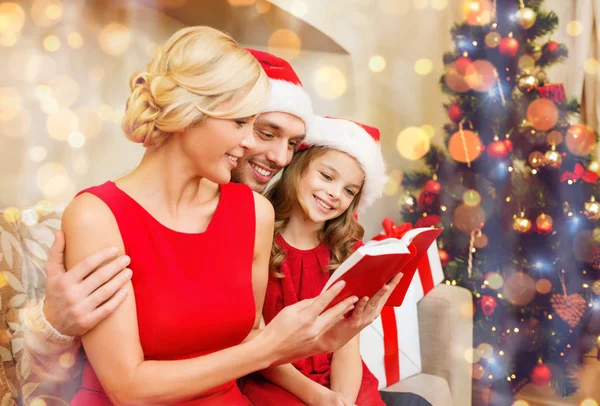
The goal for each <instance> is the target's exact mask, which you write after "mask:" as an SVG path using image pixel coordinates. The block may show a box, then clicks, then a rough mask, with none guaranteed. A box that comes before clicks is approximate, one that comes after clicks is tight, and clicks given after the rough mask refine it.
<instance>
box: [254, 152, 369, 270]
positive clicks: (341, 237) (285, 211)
mask: <svg viewBox="0 0 600 406" xmlns="http://www.w3.org/2000/svg"><path fill="white" fill-rule="evenodd" d="M331 150H332V149H331V148H328V147H317V146H314V147H310V148H308V149H306V150H304V151H300V152H297V153H295V154H294V158H293V159H292V162H290V164H289V165H288V166H287V168H285V169H284V170H283V172H282V174H281V178H280V179H279V180H278V181H277V182H276V183H275V184H273V186H272V187H271V188H269V190H267V193H266V194H265V196H266V197H267V199H269V201H270V202H271V203H272V204H273V208H274V209H275V231H274V236H275V237H277V235H278V234H280V233H281V232H282V231H283V230H284V229H285V227H286V226H287V224H288V222H289V219H290V214H291V211H292V208H293V207H294V205H295V204H300V206H302V207H304V205H303V203H302V201H301V200H300V197H299V196H298V183H299V182H300V179H301V178H302V176H303V175H304V174H305V173H306V171H307V170H308V167H309V165H310V163H311V161H312V160H314V159H316V158H318V157H320V156H323V155H324V154H325V153H327V152H328V151H331ZM360 197H361V191H359V192H358V194H357V195H356V196H355V197H354V200H353V201H352V203H351V204H350V206H349V207H348V208H347V209H346V211H345V212H344V213H343V214H341V215H340V216H338V217H336V218H334V219H331V220H328V221H327V222H325V227H323V230H321V232H320V233H319V240H320V241H323V242H324V243H325V245H327V247H328V248H329V250H330V251H331V259H330V262H329V266H328V268H327V270H329V271H330V272H332V271H334V270H335V269H337V267H338V266H340V264H341V263H342V262H344V261H345V260H346V258H348V257H349V256H350V254H352V253H353V252H354V250H355V249H356V244H357V243H358V242H359V241H361V240H362V238H363V235H364V229H363V227H362V226H361V225H360V224H359V223H358V221H357V220H356V218H355V212H356V209H357V207H358V204H359V202H360ZM284 261H285V251H284V250H283V249H282V248H281V247H280V246H279V245H277V243H276V242H273V247H272V248H271V260H270V263H269V269H270V271H271V274H272V275H273V276H275V277H278V278H281V277H283V274H282V273H281V272H279V267H280V266H281V264H282V263H283V262H284Z"/></svg>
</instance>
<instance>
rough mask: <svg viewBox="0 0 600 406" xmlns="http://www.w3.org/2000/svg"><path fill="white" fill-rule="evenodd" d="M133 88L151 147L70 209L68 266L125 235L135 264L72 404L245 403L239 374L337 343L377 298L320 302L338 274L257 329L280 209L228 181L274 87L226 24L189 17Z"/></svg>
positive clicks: (89, 340)
mask: <svg viewBox="0 0 600 406" xmlns="http://www.w3.org/2000/svg"><path fill="white" fill-rule="evenodd" d="M131 89H132V93H131V96H130V98H129V100H128V102H127V110H126V113H125V116H124V118H123V130H124V132H125V134H126V136H127V137H128V138H129V139H131V140H133V141H135V142H140V143H143V144H144V146H146V147H147V150H146V153H145V155H144V157H143V159H142V161H141V163H140V164H139V165H138V166H137V168H135V170H133V172H131V173H130V174H128V175H126V176H124V177H122V178H120V179H118V180H117V181H116V182H110V181H109V182H106V183H104V184H102V185H100V186H96V187H93V188H89V189H86V190H84V191H83V192H81V193H80V194H79V195H78V196H77V197H76V198H75V199H74V200H73V201H72V202H71V204H70V205H69V206H68V207H67V209H66V210H65V213H64V216H63V231H64V233H65V236H66V239H67V252H66V264H67V269H69V268H71V267H72V266H73V264H76V263H78V262H80V261H81V260H82V259H83V258H85V257H86V256H87V255H89V254H90V253H92V252H95V251H98V250H100V249H102V248H104V247H107V246H114V247H116V249H117V250H118V251H119V252H121V253H126V254H127V255H128V256H129V258H130V261H131V262H130V267H131V268H132V269H133V270H135V273H134V274H133V277H132V279H131V283H129V284H128V285H127V287H126V290H127V291H128V293H129V294H127V297H126V299H125V300H124V302H123V304H122V305H121V306H120V307H119V308H118V309H117V310H116V311H115V312H114V314H112V315H111V316H109V317H108V318H107V319H106V320H104V321H103V322H101V323H100V324H99V325H98V326H97V327H96V328H94V329H92V330H91V331H90V332H88V333H87V334H85V335H84V336H83V337H82V342H83V346H84V349H85V352H86V355H87V358H88V363H87V365H86V367H85V371H84V376H83V381H82V386H81V389H80V391H79V392H78V393H77V395H76V396H75V398H74V399H73V401H72V404H73V405H86V406H90V405H91V406H94V405H110V404H112V403H113V402H114V403H116V404H126V405H127V404H144V405H147V404H187V405H213V404H215V405H216V404H218V405H248V404H249V401H248V400H247V399H246V398H245V397H244V396H243V395H242V394H241V393H240V391H239V389H238V388H237V386H236V385H235V379H236V378H238V377H240V376H243V375H246V374H248V373H250V372H253V371H256V370H260V369H264V368H266V367H268V366H269V365H272V364H274V363H277V362H287V361H290V360H294V359H297V358H299V357H302V356H306V355H307V354H306V353H307V351H308V352H310V351H312V352H313V353H314V352H316V348H317V347H318V346H316V345H315V343H316V342H319V343H320V344H321V345H324V346H325V347H327V346H328V345H329V346H331V342H332V340H333V339H332V338H331V337H329V331H332V330H334V329H335V330H336V334H337V336H338V338H337V340H338V342H339V341H340V340H339V336H340V335H341V336H343V335H344V334H345V335H347V336H348V337H345V338H344V339H346V341H347V339H349V338H350V337H351V336H352V335H354V334H356V332H357V331H359V329H358V330H357V326H359V325H361V326H363V327H364V325H366V323H367V322H368V321H369V320H368V319H371V320H372V317H374V316H375V314H374V313H375V311H377V310H378V309H371V310H369V309H368V307H365V306H358V307H357V309H356V311H355V312H354V313H357V314H356V315H354V314H353V317H352V319H351V320H350V321H347V320H344V321H343V322H340V320H342V319H343V314H344V313H345V312H347V311H349V310H351V309H352V308H353V307H354V303H355V302H356V301H357V299H356V298H349V299H348V300H346V301H344V302H342V303H340V304H339V305H337V306H336V307H335V308H333V309H330V310H328V311H327V312H325V313H323V314H321V313H322V312H323V310H324V308H325V306H326V305H327V303H329V301H331V300H332V298H333V297H335V295H336V294H337V293H339V291H340V289H341V286H336V288H335V289H332V290H331V291H330V292H328V293H327V294H325V295H322V296H321V297H319V298H318V299H316V300H314V301H305V302H303V303H300V304H299V305H298V306H295V307H293V308H292V307H290V308H289V309H291V310H289V309H286V310H287V311H284V312H282V313H281V314H282V315H283V316H281V317H277V318H276V319H274V320H273V321H272V322H271V323H270V324H269V326H267V327H266V328H264V329H263V330H259V329H258V327H259V322H260V318H261V311H262V305H263V301H264V294H265V289H266V283H267V278H268V263H269V252H270V249H271V244H272V232H273V209H272V207H271V206H270V204H269V203H268V202H267V201H266V199H264V198H263V197H261V196H260V195H258V194H255V193H253V192H252V191H251V190H250V189H249V188H248V187H246V186H243V185H236V184H231V183H228V182H229V180H230V171H231V169H232V168H234V167H235V166H236V160H237V159H238V158H239V157H241V156H242V154H243V153H244V150H245V149H247V148H251V147H252V145H253V133H252V127H253V122H254V119H255V117H256V114H257V113H258V112H259V111H260V109H261V108H262V106H263V105H264V104H265V102H266V99H267V97H268V95H269V91H270V89H269V84H268V80H267V78H266V76H265V74H264V72H263V70H262V69H261V67H260V65H259V64H258V63H257V62H256V60H255V59H254V58H253V57H252V56H251V55H250V54H249V53H248V52H246V51H245V50H243V49H241V48H240V46H239V45H238V44H237V43H236V42H235V41H233V40H232V39H231V38H230V37H228V36H227V35H225V34H223V33H221V32H219V31H217V30H214V29H211V28H208V27H190V28H186V29H183V30H180V31H179V32H177V33H175V34H174V35H173V36H172V37H171V38H170V39H169V40H168V41H167V43H166V44H165V46H164V48H163V49H160V50H158V51H157V53H156V54H155V56H154V58H153V59H152V61H151V62H150V63H149V64H148V66H147V68H146V71H144V72H140V73H138V74H136V75H134V76H133V78H132V80H131ZM389 290H390V287H389V286H388V287H386V288H384V289H382V294H381V295H380V296H379V297H378V300H375V301H374V302H373V303H374V306H373V307H374V308H377V307H378V306H379V304H380V303H382V302H384V301H385V296H386V295H387V294H388V293H389ZM134 293H135V295H134ZM373 299H375V297H374V298H373ZM365 309H366V311H365ZM365 315H366V316H365ZM336 323H337V324H336ZM332 325H335V328H334V329H331V330H329V331H328V329H329V327H331V326H332ZM252 331H254V333H251V332H252Z"/></svg>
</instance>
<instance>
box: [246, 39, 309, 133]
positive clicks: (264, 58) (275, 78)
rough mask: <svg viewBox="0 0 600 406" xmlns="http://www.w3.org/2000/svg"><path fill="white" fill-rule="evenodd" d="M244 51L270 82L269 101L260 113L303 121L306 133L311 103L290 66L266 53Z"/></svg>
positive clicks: (253, 50)
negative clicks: (256, 63) (258, 64)
mask: <svg viewBox="0 0 600 406" xmlns="http://www.w3.org/2000/svg"><path fill="white" fill-rule="evenodd" d="M246 50H247V51H248V52H250V53H251V54H252V55H253V56H254V57H255V58H256V60H258V62H259V63H260V64H261V66H262V67H263V69H264V70H265V72H266V73H267V76H268V77H269V79H270V80H271V99H270V100H269V104H268V105H267V106H266V107H265V108H264V109H263V110H262V112H263V113H269V112H276V111H278V112H282V113H289V114H292V115H294V116H296V117H298V118H300V119H301V120H302V121H304V124H305V125H306V130H307V133H308V129H309V127H310V125H311V122H312V119H313V114H314V113H313V107H312V102H311V101H310V97H309V96H308V93H306V91H305V90H304V87H303V86H302V82H300V78H298V75H296V72H294V69H293V68H292V65H290V64H289V62H288V61H286V60H285V59H281V58H279V57H277V56H275V55H273V54H270V53H268V52H264V51H258V50H256V49H250V48H246Z"/></svg>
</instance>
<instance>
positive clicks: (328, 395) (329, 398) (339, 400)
mask: <svg viewBox="0 0 600 406" xmlns="http://www.w3.org/2000/svg"><path fill="white" fill-rule="evenodd" d="M323 389H324V390H323V391H322V392H321V394H320V396H319V397H318V398H317V399H316V400H315V402H314V403H310V406H356V404H355V403H354V402H353V401H352V400H351V399H349V398H348V397H347V396H346V395H344V394H342V393H339V392H334V391H332V390H329V389H327V388H326V387H323Z"/></svg>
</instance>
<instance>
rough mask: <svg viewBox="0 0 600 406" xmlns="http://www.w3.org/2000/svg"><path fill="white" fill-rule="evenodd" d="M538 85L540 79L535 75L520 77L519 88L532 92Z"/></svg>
mask: <svg viewBox="0 0 600 406" xmlns="http://www.w3.org/2000/svg"><path fill="white" fill-rule="evenodd" d="M538 85H539V81H538V79H537V78H536V77H535V76H533V75H525V76H521V78H520V79H519V83H518V86H519V89H521V90H523V91H525V92H531V91H532V90H535V89H537V88H538Z"/></svg>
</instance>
